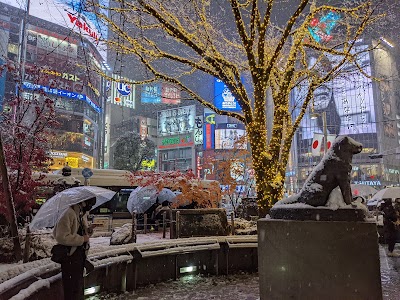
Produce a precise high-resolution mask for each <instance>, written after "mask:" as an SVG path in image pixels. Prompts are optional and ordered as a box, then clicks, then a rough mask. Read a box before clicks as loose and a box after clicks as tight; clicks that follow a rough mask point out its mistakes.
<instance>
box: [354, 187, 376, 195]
mask: <svg viewBox="0 0 400 300" xmlns="http://www.w3.org/2000/svg"><path fill="white" fill-rule="evenodd" d="M351 191H352V194H353V196H362V197H368V196H370V195H374V194H375V193H376V192H377V191H378V190H377V189H375V188H373V187H372V186H370V185H366V184H352V185H351Z"/></svg>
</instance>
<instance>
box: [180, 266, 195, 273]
mask: <svg viewBox="0 0 400 300" xmlns="http://www.w3.org/2000/svg"><path fill="white" fill-rule="evenodd" d="M196 271H197V267H196V266H189V267H182V268H179V273H180V274H183V273H192V272H196Z"/></svg>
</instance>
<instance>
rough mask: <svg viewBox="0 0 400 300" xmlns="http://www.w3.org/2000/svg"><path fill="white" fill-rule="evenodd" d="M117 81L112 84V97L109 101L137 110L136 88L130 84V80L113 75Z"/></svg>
mask: <svg viewBox="0 0 400 300" xmlns="http://www.w3.org/2000/svg"><path fill="white" fill-rule="evenodd" d="M112 78H113V79H115V80H116V81H113V82H111V83H110V90H111V96H110V97H109V98H108V101H109V102H111V103H112V104H116V105H120V106H124V107H128V108H135V86H134V85H131V84H130V83H125V82H129V81H131V80H130V79H128V78H125V77H120V76H118V75H112Z"/></svg>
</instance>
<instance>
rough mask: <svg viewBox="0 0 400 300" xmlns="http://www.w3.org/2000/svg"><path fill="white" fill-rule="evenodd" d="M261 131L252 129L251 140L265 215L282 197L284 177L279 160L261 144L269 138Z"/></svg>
mask: <svg viewBox="0 0 400 300" xmlns="http://www.w3.org/2000/svg"><path fill="white" fill-rule="evenodd" d="M261 132H262V131H257V130H254V129H253V130H250V132H249V140H250V145H251V146H252V147H251V151H252V155H253V168H254V172H255V178H256V186H257V202H258V210H259V216H260V217H265V215H266V214H267V213H268V212H269V209H270V208H271V207H272V205H273V204H275V203H276V202H277V201H279V200H281V199H282V196H283V182H284V177H282V176H281V172H280V168H279V166H278V164H279V161H274V160H273V159H272V158H271V157H270V155H269V154H268V153H267V151H266V146H265V147H262V146H261V145H266V138H267V137H266V136H263V135H262V134H261ZM264 139H265V141H263V140H264Z"/></svg>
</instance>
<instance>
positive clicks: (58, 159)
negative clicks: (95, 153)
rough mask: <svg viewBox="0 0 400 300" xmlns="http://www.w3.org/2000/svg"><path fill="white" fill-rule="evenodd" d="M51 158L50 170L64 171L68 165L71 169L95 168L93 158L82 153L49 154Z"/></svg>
mask: <svg viewBox="0 0 400 300" xmlns="http://www.w3.org/2000/svg"><path fill="white" fill-rule="evenodd" d="M49 154H50V157H51V165H50V170H58V169H62V168H63V167H64V166H65V165H66V164H67V163H68V165H69V166H70V167H71V168H91V169H92V168H94V166H95V161H94V159H93V157H92V156H89V155H86V154H83V153H82V152H70V151H57V150H52V151H50V152H49Z"/></svg>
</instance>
